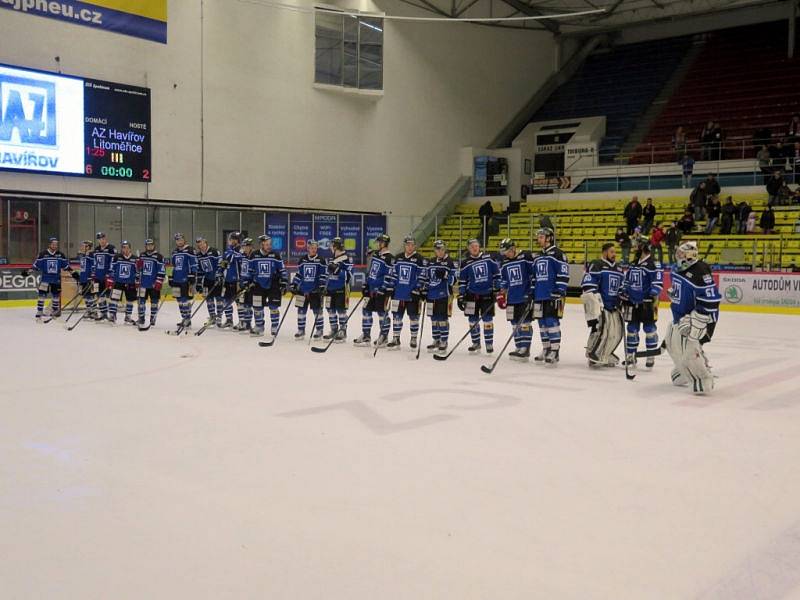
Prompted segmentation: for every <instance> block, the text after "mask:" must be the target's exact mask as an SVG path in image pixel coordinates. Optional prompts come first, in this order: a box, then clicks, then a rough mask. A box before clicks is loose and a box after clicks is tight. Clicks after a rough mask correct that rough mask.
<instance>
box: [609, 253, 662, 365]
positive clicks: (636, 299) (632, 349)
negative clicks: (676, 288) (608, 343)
mask: <svg viewBox="0 0 800 600" xmlns="http://www.w3.org/2000/svg"><path fill="white" fill-rule="evenodd" d="M639 253H640V254H639V259H638V260H636V261H635V262H634V263H633V264H631V265H630V266H629V267H628V271H627V273H625V280H624V282H623V284H622V290H621V291H620V299H621V300H622V319H623V320H624V321H625V322H626V323H627V326H626V334H625V362H626V364H627V365H628V368H629V369H632V368H634V367H635V366H636V350H637V348H638V347H639V329H640V328H641V329H643V330H644V335H645V338H644V341H645V348H646V349H647V350H649V351H651V352H654V351H655V350H656V349H658V326H657V325H656V321H657V320H658V297H659V296H660V295H661V290H662V289H663V287H664V275H663V271H662V269H661V263H660V262H657V261H655V260H654V259H653V256H652V249H651V248H650V244H649V243H648V242H642V243H641V244H640V245H639ZM654 364H655V357H653V356H648V357H647V361H646V363H645V366H646V367H648V368H650V367H652V366H653V365H654Z"/></svg>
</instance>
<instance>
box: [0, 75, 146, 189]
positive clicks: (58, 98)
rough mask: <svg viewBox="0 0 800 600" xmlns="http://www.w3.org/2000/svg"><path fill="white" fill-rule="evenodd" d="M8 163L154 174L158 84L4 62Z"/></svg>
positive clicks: (0, 158)
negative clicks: (154, 87) (153, 104)
mask: <svg viewBox="0 0 800 600" xmlns="http://www.w3.org/2000/svg"><path fill="white" fill-rule="evenodd" d="M0 170H8V171H25V172H35V173H43V174H51V175H71V176H79V177H92V178H102V179H116V180H124V181H142V182H149V181H151V179H152V170H151V165H150V90H149V89H148V88H143V87H137V86H132V85H125V84H120V83H112V82H108V81H100V80H96V79H82V78H79V77H72V76H66V75H60V74H55V73H48V72H44V71H34V70H30V69H22V68H19V67H11V66H5V65H0Z"/></svg>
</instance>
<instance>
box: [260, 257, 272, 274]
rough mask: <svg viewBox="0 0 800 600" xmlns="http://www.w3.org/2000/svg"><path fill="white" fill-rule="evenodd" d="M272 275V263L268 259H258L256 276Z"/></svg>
mask: <svg viewBox="0 0 800 600" xmlns="http://www.w3.org/2000/svg"><path fill="white" fill-rule="evenodd" d="M271 275H272V265H271V264H270V263H269V261H266V260H260V261H258V276H259V277H270V276H271Z"/></svg>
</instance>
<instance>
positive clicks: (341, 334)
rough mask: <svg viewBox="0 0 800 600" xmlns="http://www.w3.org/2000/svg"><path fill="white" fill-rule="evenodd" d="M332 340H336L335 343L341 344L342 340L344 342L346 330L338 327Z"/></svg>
mask: <svg viewBox="0 0 800 600" xmlns="http://www.w3.org/2000/svg"><path fill="white" fill-rule="evenodd" d="M333 341H334V342H336V343H337V344H343V343H344V342H346V341H347V330H346V329H341V328H340V329H339V331H337V332H336V336H335V337H334V338H333Z"/></svg>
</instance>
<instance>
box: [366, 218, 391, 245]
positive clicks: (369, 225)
mask: <svg viewBox="0 0 800 600" xmlns="http://www.w3.org/2000/svg"><path fill="white" fill-rule="evenodd" d="M382 233H386V215H364V247H365V248H366V249H370V248H372V242H373V240H374V239H375V238H376V237H378V236H379V235H381V234H382Z"/></svg>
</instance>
